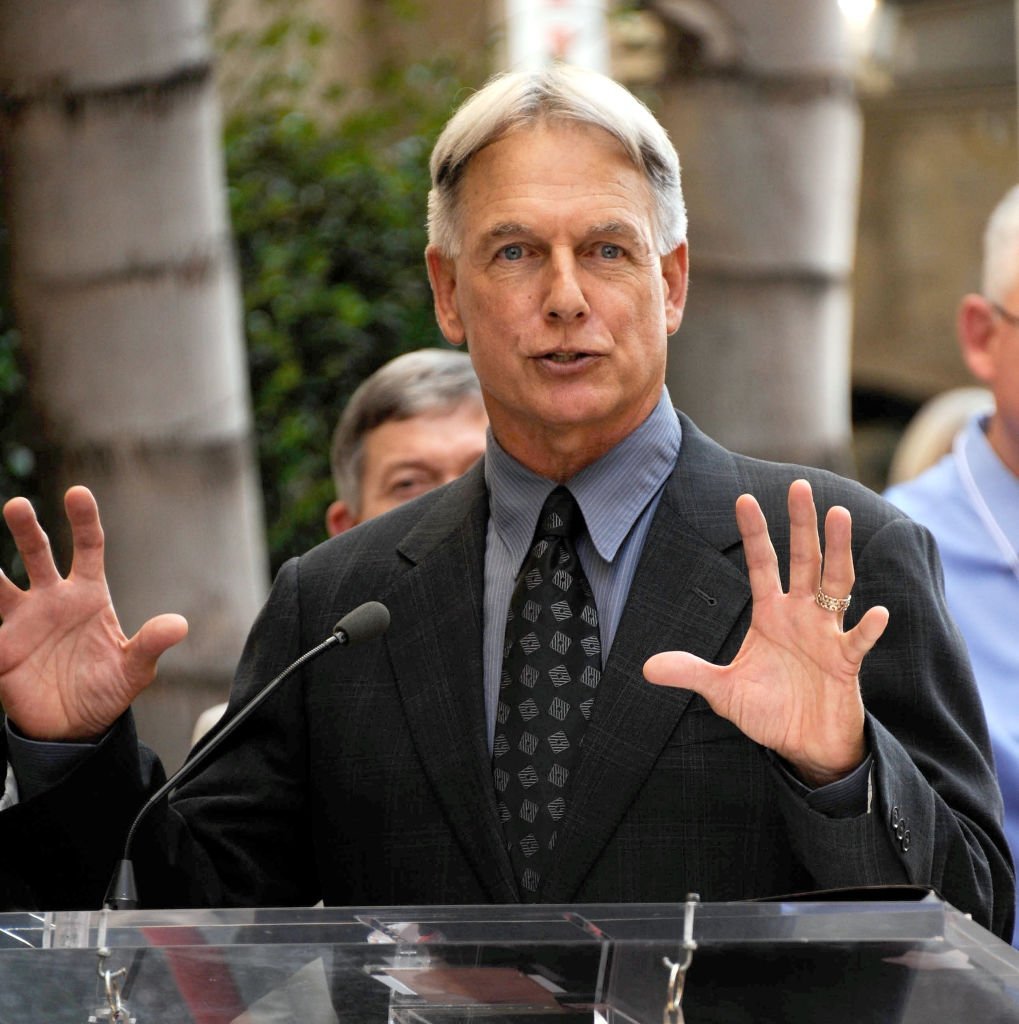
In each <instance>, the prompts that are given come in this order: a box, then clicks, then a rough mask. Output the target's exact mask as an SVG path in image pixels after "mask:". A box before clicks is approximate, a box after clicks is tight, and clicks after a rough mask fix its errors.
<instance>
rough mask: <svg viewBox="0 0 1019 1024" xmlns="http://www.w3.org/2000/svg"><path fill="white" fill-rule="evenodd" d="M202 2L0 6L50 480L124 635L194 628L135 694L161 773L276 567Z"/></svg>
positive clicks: (34, 374) (14, 265)
mask: <svg viewBox="0 0 1019 1024" xmlns="http://www.w3.org/2000/svg"><path fill="white" fill-rule="evenodd" d="M205 16H206V11H205V3H204V0H132V2H131V3H123V2H115V0H36V2H32V3H23V2H21V0H0V96H2V101H3V108H2V122H0V126H2V130H3V135H2V151H3V157H4V164H3V180H4V184H5V192H6V216H7V220H8V224H9V229H10V239H11V283H12V294H13V296H14V303H15V313H16V319H17V323H18V326H19V329H20V331H21V334H22V339H23V346H24V350H25V352H26V355H27V357H28V360H29V386H30V389H31V393H32V400H33V404H34V405H35V406H36V408H37V410H38V413H39V415H40V419H41V422H42V424H43V427H42V429H43V433H44V437H43V438H42V439H40V440H41V442H42V447H43V448H44V450H45V452H46V454H47V459H48V462H49V463H50V465H51V472H50V474H49V476H48V480H47V486H48V489H49V491H50V494H51V496H53V497H54V498H56V497H57V496H59V494H61V493H62V492H63V490H64V489H65V487H66V486H67V485H69V484H70V483H84V484H86V485H88V486H89V487H91V488H92V490H93V491H94V492H95V494H96V496H97V498H98V500H99V503H100V508H101V511H102V513H103V518H104V524H105V526H106V534H107V547H108V553H107V571H108V575H109V580H110V588H111V591H112V593H113V598H114V601H115V603H116V605H117V607H118V610H119V612H120V615H121V619H122V621H123V624H124V627H125V630H127V632H128V633H130V632H132V631H133V630H134V629H135V628H137V626H138V625H140V623H141V622H142V621H144V620H145V619H146V618H147V617H149V616H151V615H153V614H155V613H156V612H160V611H179V612H181V613H182V614H184V615H185V616H187V618H188V620H189V621H190V623H191V628H192V632H191V636H190V637H189V639H188V640H187V642H186V643H185V644H183V645H182V646H181V647H180V648H179V649H177V650H175V651H173V652H171V653H170V655H168V656H167V658H166V659H164V663H163V666H162V668H161V671H160V677H159V679H158V680H157V682H156V683H155V684H154V686H153V687H152V688H151V689H150V691H149V692H148V693H147V694H144V695H143V696H142V697H141V698H140V699H139V701H138V702H137V704H136V713H137V716H138V721H139V731H140V733H141V734H142V736H143V738H144V739H146V740H147V741H148V742H150V743H151V744H152V745H153V746H154V747H155V748H156V749H157V750H158V751H159V752H160V753H161V754H162V755H163V756H164V758H166V759H167V760H168V761H169V766H170V767H172V766H174V765H175V764H176V763H177V762H178V761H179V760H180V759H181V758H182V756H183V754H184V753H185V751H186V748H187V738H188V736H189V735H190V730H191V725H192V723H193V721H194V718H195V716H196V715H197V713H198V711H200V710H201V709H202V708H203V707H205V706H206V705H208V704H210V703H213V702H215V701H217V700H221V699H223V695H224V693H225V692H226V688H227V686H228V683H229V678H230V675H231V672H232V668H233V664H234V662H235V660H236V657H237V655H238V653H239V651H240V647H241V645H242V643H243V638H244V636H245V634H246V631H247V628H248V626H249V625H250V622H251V620H252V618H253V616H254V614H255V612H256V611H257V608H258V606H259V605H260V603H261V601H262V599H263V597H264V594H265V589H266V582H267V562H266V554H265V549H264V548H265V542H264V531H263V525H262V512H261V500H260V493H259V487H258V481H257V474H256V469H255V463H254V458H253V453H252V445H251V416H250V399H249V394H248V384H247V371H246V364H245V355H244V347H243V342H242V332H241V325H240V319H239V310H240V301H239V295H238V283H237V278H236V272H235V267H234V260H233V252H232V245H231V239H230V232H229V227H228V219H227V213H226V207H225V195H224V180H223V168H222V159H221V153H220V136H219V115H218V107H217V102H216V94H215V88H214V81H213V73H212V64H211V58H210V51H209V47H208V43H207V36H206V24H205ZM50 522H51V523H53V522H54V520H53V517H52V514H51V516H50Z"/></svg>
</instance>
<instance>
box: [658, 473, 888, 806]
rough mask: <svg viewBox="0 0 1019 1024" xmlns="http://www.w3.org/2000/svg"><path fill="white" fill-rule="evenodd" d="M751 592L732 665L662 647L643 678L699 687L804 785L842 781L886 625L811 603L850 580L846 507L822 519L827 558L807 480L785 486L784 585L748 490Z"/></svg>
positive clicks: (743, 510) (740, 510)
mask: <svg viewBox="0 0 1019 1024" xmlns="http://www.w3.org/2000/svg"><path fill="white" fill-rule="evenodd" d="M736 518H737V522H738V525H739V529H740V534H741V536H742V537H743V545H744V553H745V555H746V560H747V572H748V575H749V578H750V589H751V593H752V595H753V602H754V603H753V613H752V617H751V623H750V627H749V629H748V630H747V633H746V636H745V637H744V638H743V643H742V645H741V646H740V649H739V651H738V653H737V655H736V657H735V658H734V659H733V661H732V662H731V663H730V664H729V665H711V664H709V663H707V662H705V661H703V660H701V659H700V658H696V657H694V656H693V655H691V654H687V653H685V652H682V651H666V652H663V653H661V654H657V655H655V656H654V657H652V658H650V659H649V660H648V662H647V663H646V664H645V666H644V674H645V676H646V677H647V678H648V680H649V681H651V682H653V683H659V684H661V685H665V686H681V687H685V688H687V689H691V690H694V691H696V692H697V693H700V694H701V695H702V696H703V697H704V699H705V700H707V701H708V703H709V704H710V705H711V707H712V709H713V710H714V711H715V712H716V713H717V714H719V715H721V716H722V717H724V718H727V719H728V720H729V721H731V722H732V723H733V724H734V725H736V726H737V727H738V728H739V729H740V730H741V731H742V732H744V733H745V734H746V735H747V736H748V737H750V739H752V740H754V741H755V742H757V743H760V744H762V745H763V746H765V747H767V748H769V749H770V750H773V751H774V752H775V753H777V754H778V755H779V756H781V757H782V758H784V759H785V760H786V761H788V762H789V764H790V765H791V766H792V767H793V768H794V769H795V770H796V771H797V773H798V774H799V775H800V777H801V778H802V779H803V780H804V781H805V782H807V783H808V784H810V785H815V786H817V785H823V784H824V783H827V782H831V781H834V780H835V779H838V778H842V777H843V776H844V775H846V774H848V772H850V771H852V770H853V769H854V768H855V767H856V766H857V765H858V764H859V763H860V762H861V761H862V760H863V758H864V756H865V755H866V744H865V740H864V734H863V725H864V708H863V701H862V698H861V696H860V687H859V670H860V665H861V664H862V662H863V659H864V657H865V655H866V654H867V652H868V651H870V649H871V648H872V647H873V646H874V644H875V643H876V642H877V640H878V639H879V638H880V636H881V634H882V633H883V632H884V628H885V626H886V625H887V622H888V612H887V610H886V609H884V608H881V607H875V608H870V609H868V611H867V612H866V614H865V615H864V616H863V617H862V618H861V619H860V621H859V622H858V623H857V624H856V626H854V627H853V629H851V630H849V631H848V632H844V631H843V629H842V613H841V612H838V613H836V612H831V611H827V610H826V609H824V608H821V607H820V606H819V605H818V604H817V603H816V602H815V600H814V595H815V593H816V591H817V589H818V587H819V586H821V587H823V589H824V590H825V592H826V593H829V594H834V595H836V596H838V597H842V596H844V595H848V594H849V593H850V591H851V590H852V587H853V583H854V582H855V574H854V568H853V556H852V548H851V539H852V524H851V520H850V516H849V512H848V511H847V510H846V509H844V508H839V507H835V508H832V509H830V510H829V511H828V515H827V517H826V520H825V540H826V548H825V554H824V558H823V573H822V556H821V544H820V538H819V535H818V529H817V514H816V511H815V508H814V503H813V497H812V495H811V490H810V485H809V484H808V483H807V481H805V480H797V481H795V482H794V483H793V484H792V485H791V486H790V488H789V520H790V539H789V591H788V593H786V592H783V590H782V583H781V578H780V575H779V569H778V559H777V556H776V554H775V549H774V547H773V545H772V543H771V537H770V535H769V533H768V526H767V523H766V522H765V519H764V515H763V513H762V512H761V509H760V506H759V505H758V504H757V502H756V501H755V500H754V499H753V498H752V497H751V496H750V495H743V496H742V497H741V498H740V499H739V501H738V502H737V504H736Z"/></svg>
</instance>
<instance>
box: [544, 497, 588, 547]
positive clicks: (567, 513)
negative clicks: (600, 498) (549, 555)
mask: <svg viewBox="0 0 1019 1024" xmlns="http://www.w3.org/2000/svg"><path fill="white" fill-rule="evenodd" d="M583 519H584V517H583V515H582V513H581V511H580V508H579V506H578V505H577V499H576V498H574V497H573V495H572V494H570V492H569V491H568V490H567V489H566V488H565V487H557V488H556V489H555V490H554V491H553V492H552V493H551V494H550V495H549V496H548V497H547V498H546V499H545V504H544V505H542V507H541V515H540V516H539V517H538V531H537V532H538V534H539V535H540V536H542V537H573V536H574V535H575V534H576V533H577V531H578V530H579V529H580V527H581V524H582V523H583Z"/></svg>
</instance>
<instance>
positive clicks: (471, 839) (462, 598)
mask: <svg viewBox="0 0 1019 1024" xmlns="http://www.w3.org/2000/svg"><path fill="white" fill-rule="evenodd" d="M487 522H488V499H487V494H486V491H485V484H484V474H483V470H482V468H481V466H480V465H479V466H476V467H475V468H474V469H473V470H471V471H470V472H469V473H468V474H467V475H466V476H465V477H463V478H461V479H460V480H459V481H457V482H455V483H454V484H452V485H450V487H448V488H447V489H446V490H445V491H444V492H443V494H442V496H441V498H440V500H439V501H437V502H435V503H434V504H433V505H431V507H430V508H429V509H428V510H427V511H426V512H425V513H424V514H423V516H422V518H421V519H420V520H419V521H418V523H417V524H416V525H415V527H414V528H413V529H412V530H411V531H410V532H409V533H408V534H407V535H406V536H405V537H404V538H403V540H402V541H401V542H400V544H399V546H398V550H399V552H400V554H401V555H402V556H403V557H404V558H406V559H407V560H408V562H409V563H410V568H409V569H408V571H407V573H406V574H405V575H404V576H403V577H401V580H400V583H399V586H398V587H397V588H396V590H395V591H394V592H393V593H389V594H387V595H385V601H386V604H387V605H388V606H389V608H390V611H391V613H392V616H393V620H394V622H399V623H400V624H401V628H400V629H398V630H390V631H389V633H388V634H387V641H386V642H387V645H388V647H389V653H390V657H391V660H392V665H393V671H394V673H395V677H396V682H397V686H398V687H399V689H400V692H401V696H402V699H403V705H404V710H405V713H406V716H407V720H408V722H409V725H410V729H411V732H412V734H413V737H414V743H415V745H416V747H417V750H418V754H419V756H420V758H421V762H422V764H423V766H424V770H425V772H426V773H427V775H428V777H429V779H430V781H431V783H432V785H433V787H434V789H435V792H436V794H437V795H438V798H439V800H440V802H441V804H442V806H443V808H444V810H445V813H446V815H447V817H448V819H449V823H450V826H451V828H452V830H453V833H454V835H455V836H456V839H457V841H458V842H459V843H460V845H461V847H462V848H463V850H464V851H465V852H466V854H467V856H468V858H469V859H470V860H471V861H472V863H473V866H474V868H475V870H476V872H477V874H478V877H479V879H480V880H481V881H482V884H483V885H484V886H485V887H486V888H487V889H488V891H489V893H490V895H491V897H492V899H493V901H497V902H513V901H514V900H516V899H517V898H518V896H517V887H516V881H515V879H514V876H513V868H512V865H511V863H510V859H509V855H508V853H507V852H506V850H505V847H504V841H503V836H502V828H501V826H500V824H499V820H498V816H497V812H496V805H495V794H494V789H493V786H492V770H491V763H490V755H489V752H488V741H487V730H486V726H485V707H484V685H483V679H484V664H483V657H482V649H483V645H482V608H483V607H484V604H483V587H484V578H485V572H484V558H485V536H486V530H487ZM465 591H466V593H465Z"/></svg>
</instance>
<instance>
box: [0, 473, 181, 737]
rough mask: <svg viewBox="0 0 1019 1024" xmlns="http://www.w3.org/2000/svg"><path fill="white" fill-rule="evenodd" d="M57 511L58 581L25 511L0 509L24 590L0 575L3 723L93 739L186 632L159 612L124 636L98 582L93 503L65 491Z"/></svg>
mask: <svg viewBox="0 0 1019 1024" xmlns="http://www.w3.org/2000/svg"><path fill="white" fill-rule="evenodd" d="M64 504H65V508H66V510H67V518H68V520H69V522H70V524H71V537H72V540H73V542H74V557H73V561H72V564H71V571H70V572H69V573H68V575H67V578H66V579H65V578H63V577H62V576H61V575H60V574H59V572H58V571H57V568H56V565H55V564H54V561H53V553H52V551H51V550H50V544H49V540H48V538H47V536H46V534H45V533H44V532H43V529H42V527H41V526H40V525H39V521H38V519H36V515H35V511H34V510H33V508H32V506H31V504H30V503H29V502H28V501H26V500H25V499H24V498H12V499H11V500H10V501H9V502H7V504H6V505H5V506H4V510H3V514H4V518H5V519H6V521H7V525H8V527H9V529H10V531H11V535H12V536H13V538H14V542H15V544H16V545H17V547H18V551H19V552H20V553H21V557H22V560H23V561H24V563H25V569H26V571H27V573H28V579H29V588H28V590H22V589H20V588H19V587H17V586H16V585H15V584H14V583H12V582H11V581H10V580H9V579H7V577H6V576H4V575H3V573H2V572H0V701H2V702H3V705H4V709H5V711H6V712H7V715H8V717H9V718H10V719H11V721H12V722H14V724H15V725H17V726H18V728H19V729H20V730H21V731H22V732H23V733H24V734H25V735H26V736H28V737H30V738H32V739H38V740H89V739H95V738H98V737H99V736H101V735H102V734H103V733H104V732H106V730H107V729H109V727H110V726H111V725H112V724H113V723H114V722H115V721H116V720H117V718H118V717H119V716H120V715H121V714H122V713H123V712H124V711H125V710H126V708H127V707H128V706H129V705H130V703H131V701H132V700H134V698H135V697H136V696H137V695H138V694H139V693H140V692H141V691H142V690H143V689H144V688H145V687H146V686H147V685H148V684H149V683H150V682H151V681H152V679H153V678H154V677H155V674H156V662H157V661H158V659H159V657H160V655H162V654H163V652H164V651H166V650H168V649H169V648H170V647H172V646H173V645H174V644H176V643H179V642H180V641H181V640H183V639H184V637H185V635H186V634H187V629H188V627H187V622H186V621H185V620H184V618H183V617H182V616H180V615H159V616H157V617H156V618H153V619H150V620H149V621H148V622H146V623H145V624H144V625H143V626H142V627H141V629H139V630H138V632H137V633H136V634H135V635H134V636H133V637H132V638H131V639H130V640H129V639H127V637H126V636H125V635H124V633H123V631H122V630H121V628H120V623H119V621H118V620H117V615H116V612H115V611H114V609H113V603H112V601H111V599H110V592H109V588H108V587H107V585H106V574H105V570H104V563H103V552H104V544H103V530H102V526H101V525H100V522H99V509H98V507H97V506H96V502H95V498H93V496H92V493H91V492H90V491H89V490H87V489H86V488H84V487H72V488H71V489H70V490H69V491H68V492H67V494H66V496H65V498H64Z"/></svg>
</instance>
